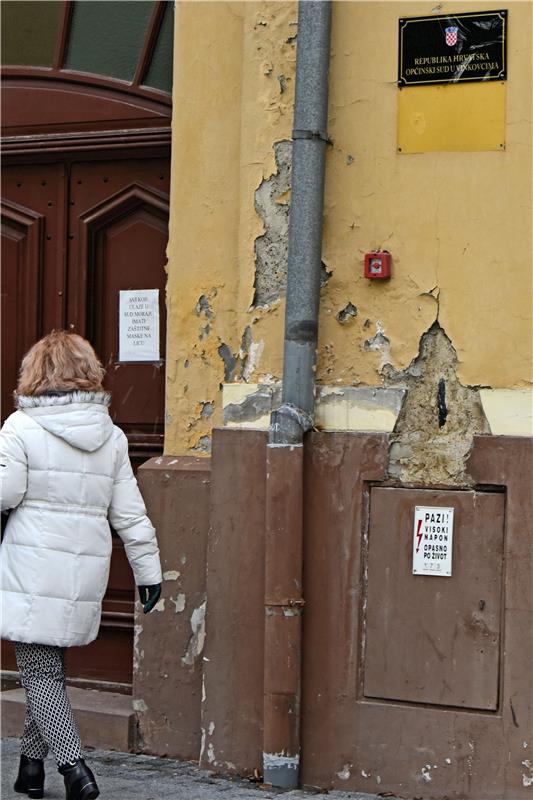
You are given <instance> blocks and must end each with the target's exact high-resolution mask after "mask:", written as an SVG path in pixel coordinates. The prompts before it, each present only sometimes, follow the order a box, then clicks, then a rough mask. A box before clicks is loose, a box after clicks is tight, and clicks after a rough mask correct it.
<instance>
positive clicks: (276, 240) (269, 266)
mask: <svg viewBox="0 0 533 800" xmlns="http://www.w3.org/2000/svg"><path fill="white" fill-rule="evenodd" d="M274 156H275V162H276V172H274V173H273V174H272V175H270V177H269V178H264V179H263V180H262V181H261V183H260V185H259V187H258V188H257V190H256V192H255V210H256V211H257V214H258V215H259V216H260V218H261V220H262V222H263V228H264V233H263V234H262V236H259V237H258V238H257V239H256V240H255V281H254V287H255V295H254V300H253V305H254V306H267V305H269V304H270V303H272V302H273V301H274V300H277V299H278V298H279V297H280V296H281V295H282V294H283V293H284V291H285V286H286V282H287V252H288V243H289V209H290V206H289V203H279V202H277V200H278V199H279V198H280V197H282V196H283V195H285V194H286V193H287V192H288V191H289V189H290V180H291V164H292V142H290V141H281V142H276V143H275V144H274Z"/></svg>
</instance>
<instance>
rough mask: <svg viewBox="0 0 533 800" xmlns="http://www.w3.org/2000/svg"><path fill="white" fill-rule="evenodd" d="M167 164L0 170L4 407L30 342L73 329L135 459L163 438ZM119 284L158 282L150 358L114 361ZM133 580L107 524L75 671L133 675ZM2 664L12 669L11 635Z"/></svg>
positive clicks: (121, 678)
mask: <svg viewBox="0 0 533 800" xmlns="http://www.w3.org/2000/svg"><path fill="white" fill-rule="evenodd" d="M169 169H170V165H169V159H168V158H146V157H143V158H142V159H141V158H131V159H124V160H116V161H110V160H109V161H103V160H102V161H94V160H93V161H90V162H77V163H76V162H72V163H65V164H63V163H62V164H56V165H35V166H24V167H20V166H17V167H10V168H8V169H6V171H5V172H6V174H5V176H4V189H3V191H4V195H5V197H4V198H3V202H2V242H3V265H4V269H3V270H2V306H3V313H2V334H3V335H2V416H3V418H4V417H5V415H7V414H8V413H9V412H10V410H11V407H12V404H11V401H10V396H11V393H12V391H13V389H14V387H15V384H16V372H17V369H18V365H19V363H20V358H21V357H22V355H23V353H24V352H25V351H26V350H27V349H28V347H29V346H31V344H32V343H33V342H34V341H36V340H37V339H38V338H39V337H40V336H41V335H44V334H45V333H47V332H49V331H50V330H51V329H52V328H54V327H57V328H63V327H65V328H68V329H70V330H74V331H76V332H78V333H80V334H81V335H82V336H85V337H87V338H88V339H89V340H90V341H91V343H92V344H93V346H94V347H95V349H96V351H97V353H98V355H99V356H100V358H101V359H102V362H103V364H104V366H105V367H106V371H107V375H106V388H108V389H109V390H110V391H111V392H112V394H113V402H112V406H111V415H112V418H113V421H114V422H115V424H117V425H119V426H120V427H122V429H123V430H124V431H125V433H126V435H127V436H128V440H129V443H130V457H131V459H132V462H133V464H134V466H135V467H136V466H138V465H139V464H140V463H142V462H143V461H145V460H146V459H147V458H150V457H151V456H153V455H157V454H159V453H161V452H162V449H163V429H164V363H165V330H166V313H165V302H164V290H165V280H166V275H165V263H166V244H167V238H168V232H167V228H168V192H169ZM125 289H157V290H158V291H159V318H160V359H159V360H158V361H157V362H155V363H135V364H132V363H121V362H120V361H119V352H118V341H119V328H118V325H119V319H118V312H119V292H120V290H125ZM4 308H5V309H6V313H5V315H4ZM11 332H13V333H11ZM13 343H14V345H15V346H13ZM134 589H135V587H134V584H133V578H132V574H131V570H130V568H129V565H128V563H127V560H126V557H125V553H124V549H123V547H122V544H121V542H120V539H119V538H118V537H117V536H116V535H113V557H112V562H111V573H110V580H109V586H108V591H107V594H106V597H105V599H104V604H103V613H102V624H101V628H100V633H99V636H98V639H97V640H96V641H95V642H93V643H92V644H91V645H89V646H88V647H85V648H72V649H71V651H70V652H69V659H68V669H69V674H70V675H71V676H72V677H76V678H77V679H82V680H83V679H85V680H89V681H102V682H105V683H108V684H109V683H112V684H122V686H123V687H127V685H128V684H130V683H131V675H132V656H133V603H134V598H135V594H134ZM2 666H3V668H4V669H15V666H14V658H13V652H12V649H11V648H10V646H9V644H8V643H3V644H2Z"/></svg>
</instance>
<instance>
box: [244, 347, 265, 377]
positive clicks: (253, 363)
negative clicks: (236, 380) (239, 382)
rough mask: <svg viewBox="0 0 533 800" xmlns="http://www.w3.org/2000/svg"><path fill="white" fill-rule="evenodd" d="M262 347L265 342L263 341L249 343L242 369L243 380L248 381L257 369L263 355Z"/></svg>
mask: <svg viewBox="0 0 533 800" xmlns="http://www.w3.org/2000/svg"><path fill="white" fill-rule="evenodd" d="M264 349H265V343H264V342H263V341H260V342H252V343H251V345H250V347H249V349H248V358H247V359H246V362H245V365H244V369H243V371H242V377H243V378H244V380H245V381H247V382H248V381H249V380H250V377H251V376H252V375H253V374H254V372H256V370H258V369H259V362H260V361H261V356H262V355H263V350H264ZM241 357H242V356H241Z"/></svg>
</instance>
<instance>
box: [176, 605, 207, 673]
mask: <svg viewBox="0 0 533 800" xmlns="http://www.w3.org/2000/svg"><path fill="white" fill-rule="evenodd" d="M206 605H207V601H206V600H204V602H203V603H202V604H201V605H200V606H198V608H195V609H194V610H193V612H192V614H191V630H192V635H191V637H190V639H189V643H188V645H187V651H186V653H185V655H184V656H183V658H182V659H181V663H182V664H183V665H184V666H188V667H192V665H193V664H194V662H195V661H196V659H197V658H198V657H199V656H201V654H202V651H203V649H204V644H205V610H206Z"/></svg>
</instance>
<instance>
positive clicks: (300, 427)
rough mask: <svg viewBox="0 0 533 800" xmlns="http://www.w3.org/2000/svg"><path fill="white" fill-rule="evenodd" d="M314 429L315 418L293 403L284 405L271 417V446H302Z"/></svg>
mask: <svg viewBox="0 0 533 800" xmlns="http://www.w3.org/2000/svg"><path fill="white" fill-rule="evenodd" d="M312 428H313V416H312V415H311V414H309V413H308V412H307V411H304V409H303V408H298V406H295V405H293V404H292V403H282V404H281V406H280V407H279V408H277V409H275V411H273V412H272V414H271V417H270V431H269V444H282V445H291V444H301V443H302V441H303V437H304V434H306V433H307V431H310V430H312Z"/></svg>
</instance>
